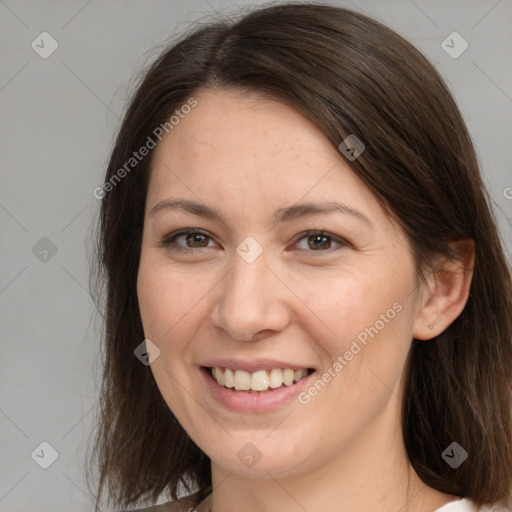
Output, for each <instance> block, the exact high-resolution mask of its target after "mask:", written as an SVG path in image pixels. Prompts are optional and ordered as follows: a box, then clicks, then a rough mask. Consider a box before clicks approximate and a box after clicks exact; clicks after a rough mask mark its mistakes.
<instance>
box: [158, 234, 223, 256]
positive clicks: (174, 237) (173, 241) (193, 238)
mask: <svg viewBox="0 0 512 512" xmlns="http://www.w3.org/2000/svg"><path fill="white" fill-rule="evenodd" d="M212 241H213V240H212V237H211V236H210V235H208V234H207V233H204V232H203V231H199V230H197V229H182V230H180V231H176V232H175V233H171V234H169V235H167V236H166V237H165V238H164V239H163V240H162V242H161V245H162V247H167V248H169V249H172V250H177V251H187V250H189V249H201V248H206V247H212V246H211V245H209V244H210V242H212Z"/></svg>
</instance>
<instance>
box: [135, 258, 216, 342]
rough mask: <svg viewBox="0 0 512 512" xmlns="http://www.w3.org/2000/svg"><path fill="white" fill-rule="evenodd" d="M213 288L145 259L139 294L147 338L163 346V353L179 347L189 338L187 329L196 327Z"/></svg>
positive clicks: (141, 266)
mask: <svg viewBox="0 0 512 512" xmlns="http://www.w3.org/2000/svg"><path fill="white" fill-rule="evenodd" d="M210 287H211V286H210ZM210 287H209V286H208V283H207V282H205V280H204V279H202V278H198V277H197V274H196V275H195V276H194V275H193V274H190V273H188V272H183V271H181V272H180V271H179V270H176V269H175V268H173V267H172V266H170V265H168V264H162V263H161V262H152V261H151V259H150V258H141V265H140V267H139V275H138V279H137V294H138V300H139V308H140V313H141V317H142V323H143V326H144V334H145V336H146V337H147V338H149V339H154V341H155V342H156V343H157V344H158V345H159V346H160V345H162V347H160V349H161V350H162V349H165V350H169V349H177V348H179V345H180V340H186V339H187V337H186V336H184V335H183V334H184V330H188V329H193V328H194V325H195V318H196V317H197V315H198V314H199V313H200V311H201V307H200V306H201V299H204V298H205V297H206V295H207V293H208V290H209V288H210ZM179 333H181V335H179ZM169 340H173V343H172V344H169ZM158 342H160V343H158Z"/></svg>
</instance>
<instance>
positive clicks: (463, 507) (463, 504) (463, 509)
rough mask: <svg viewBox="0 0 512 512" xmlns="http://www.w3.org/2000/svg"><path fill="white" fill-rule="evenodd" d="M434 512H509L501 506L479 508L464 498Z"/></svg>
mask: <svg viewBox="0 0 512 512" xmlns="http://www.w3.org/2000/svg"><path fill="white" fill-rule="evenodd" d="M434 512H509V511H507V509H505V508H503V507H500V506H494V507H493V506H487V507H481V508H479V507H478V506H477V505H476V504H475V503H473V502H472V501H471V500H469V499H467V498H464V499H460V500H455V501H450V502H449V503H447V504H446V505H443V506H442V507H441V508H438V509H437V510H435V511H434Z"/></svg>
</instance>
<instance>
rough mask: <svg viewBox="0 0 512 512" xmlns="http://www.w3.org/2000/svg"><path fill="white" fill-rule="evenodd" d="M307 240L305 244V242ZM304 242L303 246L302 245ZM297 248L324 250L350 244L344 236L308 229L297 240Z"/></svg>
mask: <svg viewBox="0 0 512 512" xmlns="http://www.w3.org/2000/svg"><path fill="white" fill-rule="evenodd" d="M304 241H305V242H306V243H305V244H304V243H303V242H304ZM301 244H302V247H301V246H300V245H301ZM296 245H297V248H298V249H300V250H305V251H310V252H311V251H317V252H323V251H327V250H329V249H333V248H336V246H339V247H343V246H347V245H349V244H348V243H347V242H346V241H345V240H343V239H342V238H340V237H338V236H335V235H332V234H330V233H325V232H323V231H306V232H305V233H302V234H301V236H300V238H299V239H298V241H297V244H296Z"/></svg>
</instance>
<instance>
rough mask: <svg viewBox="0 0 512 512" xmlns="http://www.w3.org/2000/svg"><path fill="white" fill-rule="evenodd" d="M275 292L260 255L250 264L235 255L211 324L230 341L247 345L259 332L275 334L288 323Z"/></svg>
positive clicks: (266, 267) (284, 310)
mask: <svg viewBox="0 0 512 512" xmlns="http://www.w3.org/2000/svg"><path fill="white" fill-rule="evenodd" d="M241 247H242V248H243V247H244V246H243V244H241ZM273 281H276V282H273ZM279 290H280V287H279V286H278V283H277V280H276V278H275V276H274V275H273V273H272V272H271V271H270V270H269V268H268V262H267V259H266V258H265V257H264V255H263V254H261V255H259V256H258V257H257V258H256V259H254V260H252V261H251V260H250V259H244V257H243V255H242V256H240V255H239V254H236V255H235V257H234V259H233V266H232V268H231V271H230V272H228V274H227V275H226V276H225V279H224V280H223V288H222V290H221V293H220V296H219V298H218V300H217V302H216V304H215V307H214V312H213V321H214V323H215V324H216V325H217V326H219V327H221V328H222V329H224V330H225V331H226V332H227V333H228V334H229V336H230V337H232V338H235V339H238V340H243V341H251V340H252V339H253V337H254V336H255V335H256V334H257V333H258V332H260V331H265V330H273V331H279V330H281V329H283V328H284V327H286V325H287V323H288V313H287V308H286V305H285V304H284V301H283V299H284V298H281V297H280V295H279V294H280V291H279Z"/></svg>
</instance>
